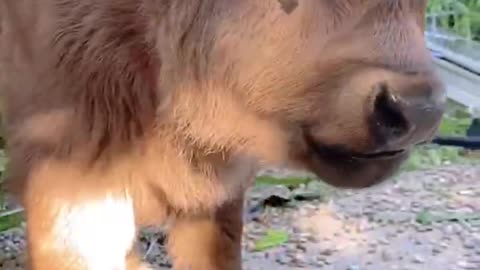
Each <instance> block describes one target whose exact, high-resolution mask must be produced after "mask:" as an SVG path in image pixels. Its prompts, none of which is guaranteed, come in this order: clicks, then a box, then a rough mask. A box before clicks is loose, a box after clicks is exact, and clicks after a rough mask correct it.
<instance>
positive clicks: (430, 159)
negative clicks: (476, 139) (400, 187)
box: [402, 101, 480, 171]
mask: <svg viewBox="0 0 480 270" xmlns="http://www.w3.org/2000/svg"><path fill="white" fill-rule="evenodd" d="M470 122H471V116H470V114H469V113H468V112H467V110H466V109H465V108H464V107H462V106H461V105H459V104H457V103H454V102H451V101H450V102H449V104H448V108H447V111H446V113H445V116H444V118H443V121H442V123H441V125H440V128H439V132H438V133H439V134H440V135H442V136H465V133H466V130H467V129H468V127H469V125H470ZM466 154H467V152H466V151H465V150H464V149H462V148H457V147H445V146H442V147H439V146H437V145H424V146H418V147H416V148H415V149H414V150H413V152H412V154H411V156H410V158H409V159H408V160H407V161H406V163H405V164H404V166H403V168H402V169H403V170H407V171H412V170H419V169H427V168H434V167H438V166H442V165H448V164H473V163H480V160H479V159H475V158H471V157H469V156H468V155H466Z"/></svg>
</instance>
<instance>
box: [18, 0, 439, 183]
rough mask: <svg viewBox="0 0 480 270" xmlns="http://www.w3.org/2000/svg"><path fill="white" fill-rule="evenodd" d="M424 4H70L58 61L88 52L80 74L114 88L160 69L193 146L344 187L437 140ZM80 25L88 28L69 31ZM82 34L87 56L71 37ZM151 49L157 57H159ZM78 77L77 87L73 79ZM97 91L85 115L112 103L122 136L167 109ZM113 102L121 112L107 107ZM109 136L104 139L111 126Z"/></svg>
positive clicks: (58, 36) (221, 0) (366, 0)
mask: <svg viewBox="0 0 480 270" xmlns="http://www.w3.org/2000/svg"><path fill="white" fill-rule="evenodd" d="M426 2H427V1H426V0H336V1H332V0H263V1H256V0H243V1H237V0H215V1H214V0H205V1H193V2H192V1H188V2H184V1H151V0H143V1H139V2H137V1H130V0H118V1H113V2H105V3H103V2H102V3H103V4H102V5H100V6H101V7H102V8H101V9H98V11H96V12H95V13H92V16H91V20H92V21H98V23H90V24H89V20H90V19H89V20H79V19H78V18H81V17H78V16H77V15H76V13H75V12H71V16H70V17H68V20H67V18H64V19H62V21H65V23H66V26H65V27H63V26H61V25H60V26H59V28H60V29H59V30H58V33H52V34H53V35H54V36H55V39H54V40H56V46H58V48H59V52H57V53H56V54H58V55H59V56H58V58H59V60H58V63H59V64H58V65H60V64H62V63H65V62H67V60H68V59H67V58H68V57H70V58H71V59H70V62H69V63H70V64H71V66H67V67H68V70H67V71H68V73H67V74H70V75H69V76H71V77H72V75H71V74H72V72H73V71H78V70H79V68H77V66H79V65H78V64H77V63H79V62H80V59H87V60H82V61H83V62H84V66H85V67H86V69H91V70H86V71H79V72H80V73H81V74H77V75H78V76H77V77H78V78H80V79H82V78H87V75H88V74H90V77H92V78H94V79H95V80H97V81H102V82H103V81H105V83H102V84H100V85H105V88H106V89H107V88H108V87H106V86H110V84H109V83H111V84H113V82H115V83H116V85H117V84H118V85H120V86H124V85H123V84H125V85H127V84H131V87H124V88H125V89H126V90H125V89H120V90H122V91H123V90H125V91H130V90H129V89H131V88H135V87H136V88H141V89H140V91H144V92H142V93H145V92H147V91H149V89H148V87H144V85H143V84H139V83H138V81H139V80H140V79H141V80H144V79H145V78H147V79H148V80H147V81H149V82H150V81H156V79H154V78H155V77H156V75H155V73H157V72H158V73H159V80H158V89H160V91H164V90H165V89H166V90H168V91H167V92H168V93H172V97H171V99H170V100H171V101H172V102H170V103H169V104H172V106H171V107H170V108H171V109H172V110H171V111H170V112H171V116H172V117H171V118H167V119H173V120H174V121H173V123H174V124H173V125H174V126H176V131H177V132H178V131H180V132H184V134H186V135H187V141H188V142H193V143H194V144H195V143H196V145H197V146H198V145H201V147H200V148H195V149H205V147H206V148H207V150H206V151H207V152H208V153H211V151H212V148H213V149H217V150H218V149H220V150H224V149H227V150H229V151H230V152H232V150H233V152H235V151H236V150H238V151H245V152H248V154H253V155H254V156H257V157H259V158H263V159H267V157H266V156H267V155H268V154H267V152H269V151H270V152H271V153H279V154H278V155H280V156H282V155H283V154H285V159H288V160H289V161H293V162H296V163H297V164H300V165H303V166H305V167H306V168H308V169H309V170H311V171H313V172H315V173H316V174H318V175H319V176H320V177H321V178H322V179H324V180H325V181H326V182H328V183H331V184H333V185H335V186H341V187H365V186H371V185H373V184H375V183H378V182H380V181H382V180H383V179H385V178H387V177H388V176H390V175H391V174H392V173H393V172H395V171H396V169H397V168H398V167H399V165H400V164H401V163H402V162H403V161H404V160H405V159H406V158H407V157H408V155H409V150H410V149H411V148H412V147H413V146H414V145H416V144H418V143H421V142H423V141H428V140H430V139H431V137H432V136H433V134H434V133H435V132H436V129H437V127H438V125H439V122H440V119H441V116H442V113H443V107H444V106H445V93H444V92H445V91H444V89H443V86H442V84H441V82H440V81H439V79H438V78H437V77H436V75H435V72H434V68H433V65H432V61H431V59H430V55H429V52H428V51H427V49H426V48H425V44H424V38H423V31H424V16H425V10H426V4H427V3H426ZM71 5H72V6H76V5H79V6H80V4H78V3H75V4H74V2H73V1H72V2H71ZM65 7H66V8H67V10H70V8H69V7H68V5H65ZM65 7H64V8H65ZM78 10H81V9H80V8H78ZM60 13H61V12H60ZM78 13H79V14H81V12H80V11H79V12H78ZM65 14H70V13H69V12H67V13H65ZM77 17H78V18H77ZM145 18H146V19H145ZM69 20H71V21H69ZM77 20H79V21H77ZM97 24H98V25H99V26H101V27H99V28H98V29H97V26H96V25H97ZM72 25H75V26H77V25H78V26H82V27H84V28H85V29H83V28H82V29H83V31H71V29H72V28H73V26H72ZM62 27H63V28H62ZM145 28H148V30H147V31H144V30H145ZM139 29H141V30H139ZM97 30H98V31H97ZM109 31H110V32H112V33H110V32H109ZM105 33H106V34H105ZM110 39H111V40H110ZM62 40H63V41H62ZM83 40H85V42H84V41H83ZM86 40H88V42H87V41H86ZM80 41H81V42H80ZM62 42H63V43H62ZM77 43H78V44H82V46H80V45H79V46H78V48H83V49H84V51H85V53H84V54H83V55H82V57H77V54H79V53H80V52H77V51H81V50H80V49H78V50H77V47H76V46H73V45H72V44H77ZM145 44H149V46H144V45H145ZM107 45H108V46H107ZM62 46H63V47H62ZM145 47H148V48H145ZM90 51H92V52H96V54H95V53H86V52H90ZM132 51H133V53H132ZM45 52H46V50H45V51H42V54H41V55H43V54H44V53H45ZM53 52H55V51H54V50H53ZM67 52H68V53H67ZM146 52H148V53H146ZM153 52H156V54H157V55H155V53H153ZM152 55H155V58H156V59H157V60H158V61H156V60H155V61H150V60H149V57H151V56H152ZM90 58H92V59H90ZM130 58H132V59H130ZM65 59H67V60H65ZM85 63H87V64H88V65H85ZM127 64H130V66H128V65H127ZM156 64H159V65H156ZM58 65H57V66H58ZM116 66H119V68H115V67H116ZM152 66H155V68H151V70H150V67H152ZM157 66H158V67H159V68H158V69H157ZM126 67H127V68H126ZM97 69H98V70H99V71H97ZM105 70H106V71H108V72H105ZM131 70H134V71H138V70H139V71H140V73H141V72H144V71H145V70H146V71H147V72H144V73H145V74H143V75H146V76H143V77H141V78H140V79H139V80H137V79H135V80H133V79H131V77H132V73H133V72H130V71H131ZM87 71H89V72H87ZM100 71H101V72H100ZM122 72H123V73H126V74H127V75H125V76H123V75H121V74H123V73H122ZM128 72H130V73H128ZM84 73H85V74H87V75H84ZM97 73H98V74H105V73H107V75H109V76H110V77H111V78H110V77H108V78H104V77H105V76H103V75H102V76H96V75H95V74H97ZM115 76H116V77H115ZM56 77H61V76H56ZM97 77H98V78H97ZM73 78H76V77H74V76H73ZM88 78H89V77H88ZM89 80H90V79H89ZM89 80H86V83H85V85H86V86H85V87H84V88H88V86H89V85H91V84H92V83H90V81H91V80H93V79H91V80H90V81H89ZM95 80H94V82H97V81H95ZM70 81H74V80H72V79H70ZM117 81H119V82H117ZM74 84H75V85H77V86H76V87H80V86H78V84H79V82H78V80H77V81H75V82H74ZM72 87H73V86H72ZM97 90H98V89H96V88H95V89H93V90H92V91H90V92H88V91H86V90H85V91H83V90H82V91H83V92H85V93H86V94H85V96H86V97H89V96H88V95H87V94H92V93H93V94H92V95H96V96H95V98H96V99H94V100H96V101H99V102H96V103H95V104H93V103H92V104H91V102H90V100H92V99H91V98H85V100H86V102H85V104H87V105H86V108H87V109H85V111H86V112H87V113H88V112H96V110H99V111H101V110H103V111H104V112H105V114H106V115H107V116H103V118H99V119H100V120H99V119H97V118H98V117H97V118H95V121H97V122H98V121H104V122H106V123H109V122H108V121H112V123H113V124H104V125H103V126H105V127H109V126H112V127H117V128H118V127H119V129H120V132H116V133H118V136H123V137H126V138H128V136H124V135H125V134H124V133H125V132H128V130H129V129H130V128H131V126H133V125H134V124H130V123H124V124H122V123H123V122H122V121H127V119H131V118H132V117H133V118H134V117H137V118H139V119H140V120H138V119H137V120H138V121H137V122H138V123H139V126H142V125H143V123H146V122H148V121H149V119H153V118H154V117H152V116H151V115H153V114H155V113H154V112H155V111H157V112H159V110H149V109H142V106H140V105H142V104H146V105H148V106H150V105H151V104H154V103H155V102H154V101H152V102H150V99H149V98H146V99H145V98H144V99H140V98H139V97H140V96H141V95H142V93H129V94H118V95H116V94H114V93H113V92H112V93H110V92H107V91H105V93H107V94H109V95H111V96H108V95H107V96H105V101H104V102H103V103H101V102H100V101H101V98H103V96H102V94H101V93H100V94H99V93H97V92H98V91H97ZM107 90H109V88H108V89H107ZM132 91H133V90H132ZM83 92H82V93H83ZM102 93H103V92H102ZM119 93H120V92H119ZM156 94H158V93H156ZM156 94H155V95H151V97H152V99H154V97H155V98H156V97H157V96H160V95H156ZM145 96H148V94H147V95H145ZM135 98H137V99H138V100H137V101H135V100H133V101H132V99H135ZM117 99H118V100H117ZM147 99H148V100H147ZM88 102H90V103H88ZM115 102H116V103H115ZM135 102H136V103H135ZM72 103H74V102H72ZM114 103H115V104H114ZM117 103H118V104H117ZM62 104H63V103H62ZM102 104H103V105H102ZM114 105H118V106H120V107H121V106H123V107H125V108H123V107H121V108H120V107H119V108H117V109H115V110H111V108H110V107H112V106H114ZM89 106H90V107H92V106H93V107H92V108H94V109H95V110H93V109H89V108H90V107H89ZM94 106H97V107H94ZM152 106H157V104H155V105H152ZM12 107H14V106H12ZM112 108H113V107H112ZM122 108H123V109H122ZM132 108H133V109H132ZM162 108H164V107H162ZM152 112H153V113H152ZM113 113H116V114H119V115H123V114H124V115H125V116H128V117H129V118H127V119H123V120H118V118H120V117H118V116H115V117H116V118H115V117H112V116H111V115H110V114H113ZM145 114H149V116H147V117H145ZM87 115H88V114H87ZM91 115H93V116H95V115H101V114H100V113H91ZM93 116H92V117H93ZM87 118H88V117H87ZM124 118H125V117H124ZM92 119H93V118H92ZM115 119H117V120H115ZM134 120H135V119H134ZM155 120H158V118H156V119H155ZM152 121H153V120H152ZM159 121H160V122H161V121H163V120H159ZM86 122H88V121H86ZM170 123H172V122H170ZM157 124H158V125H157V126H161V124H160V123H158V121H157ZM87 126H93V124H89V125H87ZM96 126H100V125H96ZM105 132H107V133H108V135H109V136H103V137H108V138H109V137H112V136H115V134H116V133H115V131H111V130H107V129H106V128H105ZM176 135H179V133H177V134H176ZM100 137H101V136H100ZM123 137H122V138H123ZM180 137H181V136H180ZM236 146H240V147H238V148H237V149H235V147H236ZM202 147H203V148H202ZM284 149H286V150H284ZM282 151H283V152H282ZM269 158H270V157H269ZM281 158H283V157H281Z"/></svg>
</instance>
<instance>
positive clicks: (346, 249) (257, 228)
mask: <svg viewBox="0 0 480 270" xmlns="http://www.w3.org/2000/svg"><path fill="white" fill-rule="evenodd" d="M269 173H274V174H282V175H283V174H285V171H283V170H276V171H271V172H269ZM287 173H288V171H287ZM479 180H480V167H479V166H477V167H474V166H448V167H443V168H438V169H434V170H427V171H417V172H409V173H403V174H401V175H399V176H397V177H396V178H394V179H392V180H391V181H388V182H387V183H385V184H383V185H381V186H377V187H375V188H371V189H368V190H362V191H345V190H344V191H338V190H336V191H331V192H329V194H328V196H327V197H324V199H323V200H317V201H309V202H302V203H297V204H295V205H294V206H293V207H288V208H267V209H266V210H265V211H263V212H261V213H259V214H257V215H256V216H255V218H254V219H251V220H250V221H248V222H247V224H246V225H245V238H244V239H245V241H244V249H245V252H244V261H245V269H246V270H249V269H255V270H261V269H278V270H283V269H327V270H363V269H368V270H390V269H391V270H395V269H398V270H416V269H439V270H440V269H441V270H462V269H472V270H473V269H476V270H478V269H480V222H479V221H478V220H460V221H459V220H453V218H452V220H447V221H443V222H434V223H433V224H430V225H421V224H419V223H418V222H416V221H415V219H416V217H417V216H418V213H420V212H421V211H422V210H423V209H428V210H429V211H430V212H431V213H433V214H435V215H440V216H442V217H455V215H454V213H456V214H458V215H460V217H468V215H470V216H472V214H474V213H480V200H479V199H478V198H479V197H480V185H479V184H478V183H479ZM308 188H310V187H308ZM278 192H288V191H282V189H281V188H278V187H276V188H273V187H268V188H265V187H264V188H254V189H252V191H251V192H250V193H249V196H250V199H249V203H250V205H251V204H252V203H254V202H256V201H258V200H259V199H261V198H265V196H268V195H266V194H271V193H274V194H276V193H278ZM446 213H448V215H447V214H446ZM250 217H251V216H250ZM267 229H279V230H283V231H286V232H288V233H289V235H290V239H289V241H288V242H287V243H285V244H283V245H281V246H278V247H275V248H272V249H269V250H267V251H262V252H254V251H253V246H254V242H255V241H256V240H258V239H259V238H260V237H261V236H262V235H263V234H264V233H265V231H266V230H267ZM23 235H24V234H23V230H22V228H18V229H13V230H9V231H7V232H5V233H3V234H1V235H0V269H8V270H17V269H23V267H22V266H23V261H24V259H23V257H24V256H22V251H23V248H24V238H23ZM140 240H141V243H142V247H143V249H144V250H145V251H146V250H148V252H146V255H147V256H146V259H147V260H148V261H149V262H151V263H152V264H155V265H156V267H158V269H168V265H169V263H168V258H167V257H166V256H165V253H164V250H163V247H162V244H161V243H162V237H161V235H160V234H159V233H152V232H150V233H149V232H147V233H145V234H142V236H141V237H140Z"/></svg>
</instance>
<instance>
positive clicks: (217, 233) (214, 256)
mask: <svg viewBox="0 0 480 270" xmlns="http://www.w3.org/2000/svg"><path fill="white" fill-rule="evenodd" d="M242 211H243V195H242V196H241V198H238V199H236V200H233V201H231V202H228V203H226V204H225V205H223V206H222V207H220V208H219V209H217V211H216V212H215V214H214V215H213V216H202V217H184V218H181V219H179V220H177V221H176V222H175V224H173V226H172V228H171V230H170V231H169V235H168V251H169V254H170V257H171V258H172V260H173V265H174V269H175V270H241V269H242V265H241V264H242V263H241V253H242V252H241V239H242V231H243V220H242Z"/></svg>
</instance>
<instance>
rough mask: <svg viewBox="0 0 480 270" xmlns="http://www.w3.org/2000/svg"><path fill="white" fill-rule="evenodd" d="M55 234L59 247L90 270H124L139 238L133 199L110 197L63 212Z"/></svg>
mask: <svg viewBox="0 0 480 270" xmlns="http://www.w3.org/2000/svg"><path fill="white" fill-rule="evenodd" d="M53 232H54V234H55V237H56V240H57V244H58V247H59V248H63V249H66V251H68V252H73V253H74V254H75V255H78V256H79V257H80V258H81V260H82V263H84V264H85V265H86V266H87V267H88V269H89V270H125V269H126V255H127V253H128V252H129V251H130V249H131V247H132V244H133V242H134V240H135V234H136V230H135V215H134V209H133V202H132V199H131V198H130V197H129V196H125V197H112V196H108V197H106V198H105V199H103V200H95V201H86V202H84V203H82V204H80V205H74V206H72V207H69V208H63V209H62V210H61V212H60V214H59V215H58V216H57V221H56V223H55V228H54V231H53Z"/></svg>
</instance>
